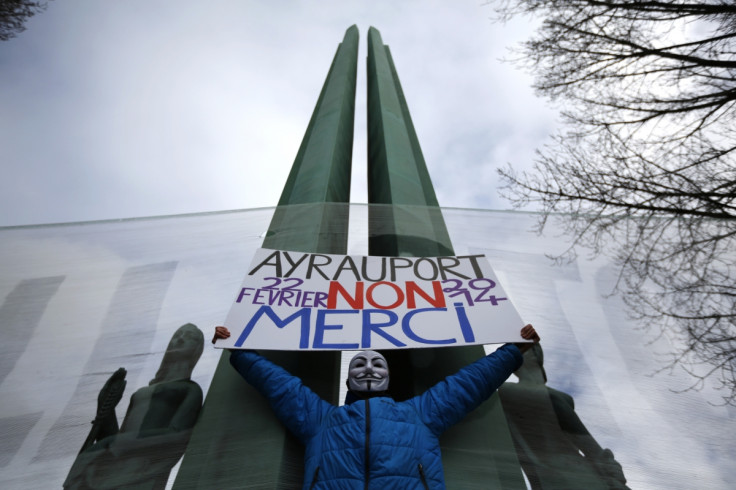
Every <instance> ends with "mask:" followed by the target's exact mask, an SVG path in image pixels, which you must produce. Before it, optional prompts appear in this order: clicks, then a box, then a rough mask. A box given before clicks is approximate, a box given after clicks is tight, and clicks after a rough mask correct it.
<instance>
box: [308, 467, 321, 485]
mask: <svg viewBox="0 0 736 490" xmlns="http://www.w3.org/2000/svg"><path fill="white" fill-rule="evenodd" d="M317 475H319V466H317V469H316V470H314V477H312V484H311V485H309V489H310V490H311V489H312V488H314V486H315V485H317Z"/></svg>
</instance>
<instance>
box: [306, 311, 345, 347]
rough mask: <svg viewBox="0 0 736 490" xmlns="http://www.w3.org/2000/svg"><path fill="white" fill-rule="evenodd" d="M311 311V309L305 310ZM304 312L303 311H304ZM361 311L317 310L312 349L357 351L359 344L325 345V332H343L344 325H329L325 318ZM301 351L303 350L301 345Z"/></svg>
mask: <svg viewBox="0 0 736 490" xmlns="http://www.w3.org/2000/svg"><path fill="white" fill-rule="evenodd" d="M304 310H307V311H309V308H304ZM302 311H303V310H302ZM358 311H359V310H317V325H315V327H314V343H313V344H312V347H313V348H315V349H343V350H344V349H357V348H358V344H325V342H324V334H325V330H342V327H343V325H342V324H339V325H327V324H326V323H325V317H326V316H327V315H331V314H333V313H336V314H337V313H358ZM299 348H300V349H303V348H304V347H302V346H301V345H300V346H299Z"/></svg>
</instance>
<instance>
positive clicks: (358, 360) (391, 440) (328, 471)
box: [212, 325, 539, 489]
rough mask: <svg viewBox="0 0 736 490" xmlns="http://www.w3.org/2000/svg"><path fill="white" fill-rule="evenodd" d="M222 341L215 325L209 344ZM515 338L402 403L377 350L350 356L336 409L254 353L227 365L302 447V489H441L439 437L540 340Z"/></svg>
mask: <svg viewBox="0 0 736 490" xmlns="http://www.w3.org/2000/svg"><path fill="white" fill-rule="evenodd" d="M228 337H230V332H229V331H228V329H227V328H225V327H215V335H214V338H213V339H212V342H213V343H214V342H215V341H216V340H218V339H226V338H228ZM521 337H522V338H523V339H525V340H529V341H532V343H518V344H505V345H503V346H502V347H501V348H499V349H498V350H496V351H495V352H493V353H491V354H489V355H488V356H485V357H482V358H481V359H479V360H477V361H475V362H474V363H472V364H470V365H468V366H466V367H464V368H462V369H461V370H460V371H458V372H457V373H456V374H454V375H451V376H448V377H447V378H445V379H444V380H443V381H441V382H439V383H437V384H436V385H434V386H433V387H432V388H430V389H428V390H427V391H425V392H424V393H423V394H421V395H418V396H416V397H414V398H411V399H409V400H406V401H403V402H396V401H394V400H393V399H392V398H390V397H389V396H388V394H387V390H388V384H389V370H388V364H387V363H386V359H385V358H384V357H383V356H382V355H381V354H379V353H378V352H375V351H363V352H359V353H358V354H356V355H355V357H353V359H352V361H351V362H350V367H349V371H348V379H347V385H348V389H349V391H348V396H347V400H346V404H345V405H343V406H340V407H336V406H334V405H332V404H331V403H328V402H326V401H324V400H322V399H321V398H320V397H319V396H318V395H316V394H315V393H314V392H313V391H312V390H310V389H309V388H307V387H306V386H304V384H302V382H301V380H300V379H299V378H298V377H296V376H292V375H291V374H289V373H288V372H286V371H285V370H284V369H282V368H281V367H279V366H277V365H276V364H274V363H272V362H271V361H269V360H268V359H266V358H264V357H262V356H260V355H259V354H257V353H256V352H255V351H249V350H232V351H231V354H230V363H231V364H232V365H233V367H234V368H235V369H236V370H237V371H238V372H239V373H240V374H241V376H243V378H245V380H246V381H248V383H250V384H251V385H253V386H254V387H255V388H256V389H257V390H258V391H259V392H260V393H261V394H262V395H263V396H264V397H266V399H268V401H269V403H270V405H271V408H272V409H273V411H274V413H275V414H276V416H277V417H278V419H279V420H280V421H281V422H282V423H283V424H284V425H285V426H286V427H287V428H288V429H289V431H291V432H292V433H293V434H294V436H296V437H297V438H298V439H299V440H300V441H301V443H302V444H304V446H305V448H306V451H305V457H304V468H305V472H304V474H305V480H304V487H303V488H305V489H320V488H324V489H337V488H382V489H394V488H396V489H399V488H400V489H414V488H416V489H427V488H445V483H444V475H443V470H442V460H441V455H440V444H439V436H440V434H442V432H444V431H445V430H447V429H448V428H449V427H451V426H452V425H454V424H456V423H457V422H459V421H460V420H462V418H463V417H465V415H467V414H468V413H469V412H471V411H472V410H474V409H475V408H476V407H478V406H479V405H480V404H481V403H482V402H483V401H485V400H486V399H488V398H489V397H490V396H491V395H492V394H493V392H494V391H496V389H497V388H498V387H499V386H500V385H501V384H502V383H503V382H504V381H505V380H506V379H507V378H508V377H509V376H510V375H511V373H513V372H514V371H516V370H517V369H518V368H519V367H520V366H521V364H522V363H523V356H522V353H523V352H524V351H526V350H527V349H528V348H529V347H531V346H532V345H533V343H536V342H539V335H537V332H536V331H535V330H534V327H532V326H531V325H526V326H525V327H524V328H522V329H521Z"/></svg>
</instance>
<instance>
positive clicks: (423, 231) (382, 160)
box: [368, 27, 526, 489]
mask: <svg viewBox="0 0 736 490" xmlns="http://www.w3.org/2000/svg"><path fill="white" fill-rule="evenodd" d="M368 198H369V202H370V204H371V206H370V210H369V213H370V216H369V234H370V238H369V251H370V254H371V255H388V256H414V257H421V256H440V255H454V252H453V248H452V243H451V241H450V237H449V234H448V232H447V228H446V227H445V223H444V219H443V218H442V213H441V211H440V208H439V204H438V202H437V197H436V196H435V193H434V187H433V186H432V181H431V179H430V177H429V172H428V171H427V166H426V163H425V161H424V157H423V156H422V151H421V148H420V146H419V140H418V139H417V135H416V132H415V131H414V126H413V124H412V122H411V116H410V114H409V109H408V106H407V104H406V99H405V97H404V94H403V91H402V89H401V84H400V83H399V77H398V75H397V72H396V68H395V66H394V63H393V59H392V57H391V52H390V51H389V49H388V46H385V45H384V44H383V42H382V40H381V35H380V33H379V32H378V30H376V29H375V28H373V27H371V28H370V30H369V31H368ZM383 353H384V354H386V358H387V360H388V362H389V366H390V369H391V394H392V396H394V398H396V399H397V400H403V399H406V398H410V397H411V396H414V395H416V394H419V393H422V392H423V391H425V390H426V389H427V388H429V387H431V386H432V385H434V384H435V383H437V382H439V381H441V380H442V379H444V378H445V377H446V376H447V375H450V374H453V373H455V372H456V371H457V370H458V369H460V368H461V367H463V366H465V365H467V364H469V363H471V362H473V361H474V360H476V359H478V358H480V357H482V356H483V355H484V351H483V348H482V347H481V346H468V347H455V348H452V347H447V348H439V349H429V348H428V349H413V350H408V351H384V352H383ZM440 442H441V445H442V461H443V465H444V469H445V477H446V483H447V488H504V489H514V488H519V489H523V488H526V487H525V485H524V481H523V477H522V474H521V467H520V465H519V462H518V459H517V457H516V451H515V450H514V445H513V442H512V439H511V435H510V433H509V429H508V425H507V423H506V419H505V417H504V415H503V411H502V409H501V406H500V402H499V400H498V395H494V396H493V397H492V399H491V400H489V401H488V402H486V403H484V404H483V405H482V406H481V407H480V408H478V409H477V410H475V411H474V412H473V413H472V414H470V415H469V416H468V417H466V418H465V420H463V421H462V422H461V423H460V424H458V425H456V426H455V427H453V428H452V429H450V430H449V431H447V432H446V433H445V434H444V435H443V437H442V438H441V441H440Z"/></svg>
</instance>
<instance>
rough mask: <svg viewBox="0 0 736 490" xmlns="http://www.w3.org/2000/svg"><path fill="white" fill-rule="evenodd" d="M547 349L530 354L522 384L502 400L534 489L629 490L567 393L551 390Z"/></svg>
mask: <svg viewBox="0 0 736 490" xmlns="http://www.w3.org/2000/svg"><path fill="white" fill-rule="evenodd" d="M543 363H544V353H543V351H542V346H541V345H539V344H535V345H534V346H533V347H532V348H531V349H529V350H528V351H527V352H526V353H525V354H524V364H523V366H522V367H521V368H520V369H519V370H518V371H516V372H515V374H516V375H517V376H518V377H519V382H518V383H509V382H507V383H504V384H503V385H502V386H501V388H499V390H498V392H499V396H500V398H501V403H502V405H503V408H504V413H505V414H506V418H507V419H508V422H509V427H510V429H511V434H512V436H513V440H514V445H515V446H516V452H517V455H518V457H519V461H520V463H521V465H522V468H523V470H524V473H525V474H526V476H527V478H528V480H529V483H530V484H531V487H532V488H533V489H535V490H536V489H562V488H564V489H581V490H583V489H585V490H593V489H628V487H627V486H626V478H625V477H624V472H623V469H622V468H621V465H620V464H619V463H618V462H617V461H616V460H615V459H614V458H613V453H612V452H611V450H610V449H604V448H602V447H601V446H600V445H599V444H598V442H597V441H596V440H595V439H594V438H593V436H591V435H590V433H589V432H588V430H587V429H586V428H585V425H583V422H582V421H581V420H580V418H579V417H578V415H577V413H575V402H574V400H573V398H572V397H571V396H570V395H568V394H567V393H563V392H561V391H558V390H555V389H553V388H549V387H548V386H546V384H545V383H546V382H547V374H546V373H545V371H544V366H543Z"/></svg>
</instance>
